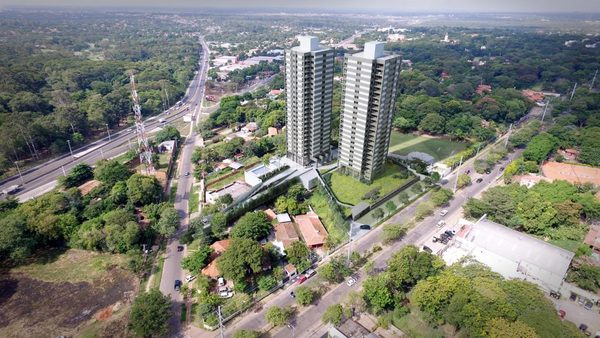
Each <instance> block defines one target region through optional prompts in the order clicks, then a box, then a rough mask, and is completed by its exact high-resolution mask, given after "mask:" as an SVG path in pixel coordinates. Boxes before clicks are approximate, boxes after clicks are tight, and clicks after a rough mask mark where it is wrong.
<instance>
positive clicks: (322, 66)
mask: <svg viewBox="0 0 600 338" xmlns="http://www.w3.org/2000/svg"><path fill="white" fill-rule="evenodd" d="M298 40H299V41H300V46H296V47H293V48H291V49H288V50H286V52H285V83H286V88H285V90H286V106H287V116H286V119H287V123H286V126H287V129H286V132H287V157H288V158H289V159H290V160H292V161H294V162H296V163H298V164H300V165H302V166H308V165H309V164H311V163H313V162H317V161H328V160H329V158H330V156H331V145H330V139H331V109H332V101H333V64H334V51H333V49H331V48H326V47H322V46H319V40H318V39H317V38H316V37H314V36H300V37H298Z"/></svg>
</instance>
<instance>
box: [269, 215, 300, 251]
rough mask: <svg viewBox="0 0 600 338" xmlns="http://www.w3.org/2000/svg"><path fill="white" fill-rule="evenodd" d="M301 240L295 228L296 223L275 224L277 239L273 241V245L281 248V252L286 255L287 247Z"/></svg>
mask: <svg viewBox="0 0 600 338" xmlns="http://www.w3.org/2000/svg"><path fill="white" fill-rule="evenodd" d="M299 240H300V236H298V233H297V232H296V228H294V223H292V222H284V223H277V224H276V225H275V240H274V241H273V245H274V246H276V247H277V248H278V249H279V252H280V253H281V254H283V255H285V249H287V248H288V247H289V246H290V245H292V243H294V242H297V241H299Z"/></svg>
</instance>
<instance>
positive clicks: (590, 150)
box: [579, 126, 600, 166]
mask: <svg viewBox="0 0 600 338" xmlns="http://www.w3.org/2000/svg"><path fill="white" fill-rule="evenodd" d="M580 139H581V151H580V153H579V160H580V161H581V162H583V163H586V164H589V165H593V166H600V127H598V126H597V127H592V128H585V129H583V130H582V131H581V136H580Z"/></svg>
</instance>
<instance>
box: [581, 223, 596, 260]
mask: <svg viewBox="0 0 600 338" xmlns="http://www.w3.org/2000/svg"><path fill="white" fill-rule="evenodd" d="M583 243H585V244H587V245H589V246H590V249H592V250H593V251H594V252H595V253H597V254H600V226H598V225H594V226H592V227H591V228H590V231H588V233H587V235H586V236H585V239H584V240H583Z"/></svg>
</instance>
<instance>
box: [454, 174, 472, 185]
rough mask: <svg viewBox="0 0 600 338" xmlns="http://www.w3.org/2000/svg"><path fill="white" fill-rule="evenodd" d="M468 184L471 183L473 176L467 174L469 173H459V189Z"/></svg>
mask: <svg viewBox="0 0 600 338" xmlns="http://www.w3.org/2000/svg"><path fill="white" fill-rule="evenodd" d="M468 185H471V176H469V175H467V174H460V175H458V181H457V183H456V186H457V187H458V188H459V189H462V188H464V187H466V186H468Z"/></svg>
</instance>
